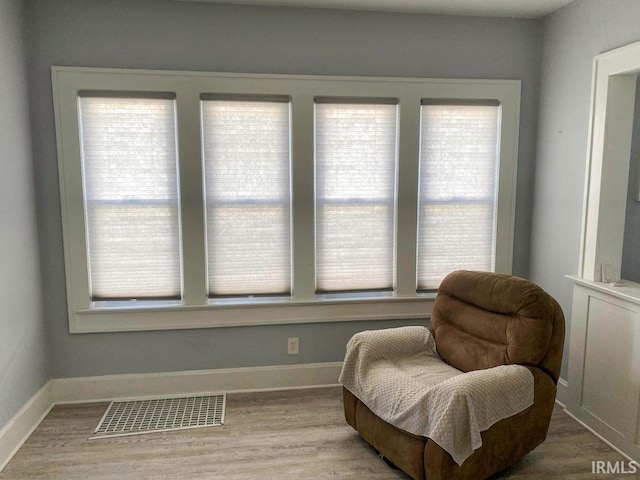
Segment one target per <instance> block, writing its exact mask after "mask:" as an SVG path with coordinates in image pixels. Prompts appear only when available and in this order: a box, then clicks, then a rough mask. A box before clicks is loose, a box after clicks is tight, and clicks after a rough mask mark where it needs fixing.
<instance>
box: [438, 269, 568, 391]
mask: <svg viewBox="0 0 640 480" xmlns="http://www.w3.org/2000/svg"><path fill="white" fill-rule="evenodd" d="M431 324H432V326H433V330H434V332H435V339H436V346H437V349H438V354H439V355H440V356H441V357H442V359H443V360H444V361H446V362H447V363H449V364H450V365H452V366H454V367H456V368H457V369H459V370H462V371H464V372H468V371H471V370H480V369H485V368H492V367H495V366H498V365H508V364H513V363H517V364H521V365H533V366H538V367H540V368H542V369H543V370H545V371H546V372H547V373H548V374H549V376H551V377H552V378H553V380H554V381H557V379H558V376H559V373H560V364H561V362H562V347H563V345H564V316H563V314H562V310H561V308H560V306H559V305H558V303H557V302H556V301H555V300H554V299H553V298H552V297H551V296H550V295H549V294H547V293H546V292H545V291H544V290H542V288H540V287H538V286H537V285H535V284H534V283H531V282H529V281H528V280H525V279H523V278H518V277H512V276H509V275H503V274H497V273H487V272H472V271H463V270H460V271H456V272H453V273H451V274H449V275H448V276H447V277H446V278H445V279H444V280H443V281H442V283H441V284H440V288H439V289H438V296H437V297H436V300H435V304H434V308H433V314H432V316H431Z"/></svg>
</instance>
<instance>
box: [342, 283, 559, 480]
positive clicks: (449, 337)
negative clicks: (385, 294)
mask: <svg viewBox="0 0 640 480" xmlns="http://www.w3.org/2000/svg"><path fill="white" fill-rule="evenodd" d="M431 324H432V332H433V333H434V335H435V341H436V347H437V350H438V354H439V355H440V357H442V359H443V360H444V361H445V362H447V363H449V364H450V365H452V366H454V367H455V368H457V369H459V370H462V371H464V372H469V371H472V370H479V369H485V368H492V367H496V366H498V365H507V364H520V365H524V366H526V367H527V368H528V369H529V370H530V371H531V373H532V374H533V378H534V403H533V405H532V406H531V407H529V408H527V409H526V410H523V411H522V412H520V413H518V414H516V415H514V416H512V417H509V418H505V419H504V420H501V421H499V422H497V423H495V424H494V425H493V426H492V427H490V428H489V429H488V430H485V431H484V432H482V435H481V436H482V446H481V447H480V448H478V449H477V450H475V451H474V452H473V454H472V455H471V456H470V457H468V458H467V459H466V460H465V461H464V463H463V464H462V465H458V464H457V463H456V462H455V461H454V460H453V458H452V457H451V455H449V454H448V453H447V452H446V451H445V450H443V449H442V448H441V447H440V446H439V445H438V444H436V443H435V442H434V441H433V440H431V439H429V438H426V437H420V436H416V435H413V434H411V433H408V432H405V431H404V430H400V429H398V428H396V427H394V426H393V425H390V424H389V423H387V422H385V421H383V420H382V419H380V418H379V417H377V416H376V415H375V414H374V413H373V412H371V410H369V409H368V408H367V406H366V405H364V404H363V403H362V402H361V401H360V400H358V398H356V397H355V396H354V395H353V394H352V393H351V392H349V390H347V389H346V388H344V389H343V394H344V411H345V417H346V419H347V422H348V423H349V425H351V426H352V427H353V428H355V429H356V430H357V431H358V432H359V433H360V435H361V436H362V437H363V438H364V440H366V441H367V442H368V443H369V444H370V445H372V446H373V447H374V448H375V449H376V450H378V451H379V452H380V453H381V454H382V455H384V457H386V458H387V459H388V460H389V461H390V462H392V463H393V464H394V465H396V466H397V467H399V468H400V469H402V470H403V471H404V472H405V473H407V474H408V475H409V476H411V477H412V478H414V479H416V480H421V479H425V478H427V479H428V480H453V479H484V478H487V477H489V476H491V475H493V474H494V473H496V472H498V471H500V470H502V469H504V468H506V467H507V466H509V465H512V464H513V463H515V462H517V461H518V460H520V459H521V458H522V457H524V456H525V455H526V454H527V453H529V452H530V451H531V450H533V449H534V448H535V447H536V446H538V445H539V444H540V443H542V442H543V441H544V439H545V438H546V436H547V431H548V429H549V422H550V420H551V412H552V410H553V405H554V402H555V398H556V384H557V381H558V376H559V374H560V364H561V362H562V348H563V345H564V316H563V314H562V310H561V308H560V306H559V305H558V302H556V301H555V300H554V299H553V298H552V297H551V296H550V295H548V294H547V293H546V292H545V291H544V290H542V289H541V288H540V287H538V286H537V285H535V284H533V283H531V282H529V281H527V280H524V279H522V278H517V277H512V276H509V275H502V274H496V273H486V272H471V271H457V272H453V273H451V274H450V275H448V276H447V277H446V278H445V279H444V280H443V282H442V284H441V285H440V288H439V289H438V296H437V297H436V300H435V304H434V308H433V314H432V316H431Z"/></svg>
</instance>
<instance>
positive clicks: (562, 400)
mask: <svg viewBox="0 0 640 480" xmlns="http://www.w3.org/2000/svg"><path fill="white" fill-rule="evenodd" d="M568 396H569V384H568V383H567V381H566V380H565V379H564V378H559V379H558V391H557V393H556V403H557V404H558V405H560V406H561V407H562V408H567V398H568Z"/></svg>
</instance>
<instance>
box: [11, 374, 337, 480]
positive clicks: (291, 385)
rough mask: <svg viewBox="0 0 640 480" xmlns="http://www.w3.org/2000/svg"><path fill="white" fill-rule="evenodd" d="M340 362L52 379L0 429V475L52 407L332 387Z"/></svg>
mask: <svg viewBox="0 0 640 480" xmlns="http://www.w3.org/2000/svg"><path fill="white" fill-rule="evenodd" d="M341 369H342V362H327V363H309V364H297V365H275V366H266V367H243V368H224V369H217V370H194V371H185V372H163V373H140V374H126V375H105V376H97V377H77V378H56V379H53V380H50V381H49V382H47V383H46V384H45V385H44V386H43V387H42V388H41V389H40V390H38V392H36V393H35V394H34V395H33V396H32V397H31V398H30V399H29V400H28V401H27V403H25V404H24V406H23V407H22V408H21V409H20V410H19V411H18V412H17V413H16V414H15V415H14V416H13V418H12V419H11V420H9V422H7V424H6V425H5V426H4V427H2V429H0V472H1V471H2V470H3V469H4V467H5V466H6V465H7V464H8V463H9V461H10V460H11V458H13V456H14V455H15V454H16V453H17V452H18V450H19V449H20V447H21V446H22V445H23V444H24V442H25V441H26V440H27V439H28V438H29V436H30V435H31V434H32V433H33V431H34V430H35V429H36V427H37V426H38V425H39V424H40V422H42V420H44V418H45V417H46V416H47V414H48V413H49V412H50V411H51V409H52V408H53V407H54V406H55V405H62V404H74V403H93V402H110V401H113V400H133V399H140V398H153V397H164V396H178V397H179V396H185V395H200V394H211V393H239V392H260V391H271V390H294V389H303V388H320V387H330V386H337V385H338V376H339V375H340V370H341Z"/></svg>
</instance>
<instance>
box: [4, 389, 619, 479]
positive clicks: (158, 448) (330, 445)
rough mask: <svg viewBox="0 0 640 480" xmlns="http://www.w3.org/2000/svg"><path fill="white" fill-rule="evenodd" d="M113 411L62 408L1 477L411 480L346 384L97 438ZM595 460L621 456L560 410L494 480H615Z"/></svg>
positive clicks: (239, 397)
mask: <svg viewBox="0 0 640 480" xmlns="http://www.w3.org/2000/svg"><path fill="white" fill-rule="evenodd" d="M106 407H107V404H104V403H101V404H87V405H73V406H57V407H55V408H54V409H53V410H52V412H51V413H50V414H49V415H48V416H47V418H46V419H45V420H44V421H43V422H42V424H41V425H40V426H39V427H38V428H37V429H36V430H35V432H34V433H33V434H32V435H31V437H30V438H29V439H28V440H27V442H26V443H25V444H24V446H23V447H22V448H21V449H20V451H19V452H18V453H17V454H16V456H15V457H14V458H13V459H12V460H11V462H10V463H9V464H8V465H7V467H6V468H5V469H4V471H3V472H2V473H0V479H2V480H6V479H12V480H18V479H47V480H51V479H54V480H55V479H61V480H74V479H105V480H107V479H109V480H112V479H113V480H115V479H118V480H133V479H135V480H140V479H230V480H241V479H242V480H245V479H251V480H258V479H260V480H265V479H282V480H286V479H318V480H319V479H347V480H356V479H362V480H369V479H371V480H383V479H385V480H386V479H407V478H408V477H406V476H405V475H404V474H402V472H400V471H398V470H393V469H392V468H390V467H389V466H387V465H386V464H385V463H384V462H383V461H382V460H380V459H379V458H377V457H376V455H375V453H374V451H373V450H372V449H371V448H370V447H369V446H368V445H367V444H366V443H364V442H363V441H362V440H361V439H360V437H359V436H358V434H357V433H356V432H355V431H354V430H352V429H351V427H349V426H348V425H347V424H346V423H345V421H344V417H343V414H342V396H341V391H340V389H339V388H337V387H336V388H322V389H309V390H296V391H284V392H268V393H251V394H231V395H228V398H227V411H226V419H225V420H226V422H225V425H224V426H220V427H210V428H198V429H192V430H183V431H176V432H167V433H154V434H147V435H136V436H129V437H117V438H111V439H101V440H88V437H89V436H90V434H91V432H92V431H93V429H94V428H95V427H96V425H97V424H98V422H99V421H100V418H101V417H102V414H103V413H104V411H105V409H106ZM592 460H605V461H606V460H609V461H618V460H622V457H621V456H620V455H618V454H617V453H615V452H614V451H613V450H612V449H611V448H609V447H608V446H607V445H606V444H604V443H603V442H601V441H600V440H598V439H597V438H596V437H595V436H593V435H592V434H590V433H589V432H588V431H586V430H585V429H584V428H582V427H581V426H580V425H578V424H577V423H576V422H575V421H573V420H572V419H571V418H569V417H568V416H567V415H566V414H564V413H563V412H562V410H561V409H560V408H559V407H556V411H555V412H554V415H553V420H552V423H551V429H550V433H549V436H548V438H547V440H546V442H545V443H543V444H542V445H541V446H539V447H538V448H537V449H536V450H534V451H533V452H532V453H530V454H529V455H528V456H527V457H525V458H524V459H523V460H522V461H521V462H520V463H518V464H517V465H514V466H513V467H511V468H509V469H507V470H505V471H504V472H501V473H500V474H498V475H496V476H495V477H494V478H496V479H498V478H500V479H503V478H510V479H527V480H532V479H569V480H578V479H592V480H593V479H594V478H601V477H606V478H615V476H614V475H594V474H592V473H591V461H592ZM624 478H627V479H629V478H632V476H630V475H625V476H624Z"/></svg>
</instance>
